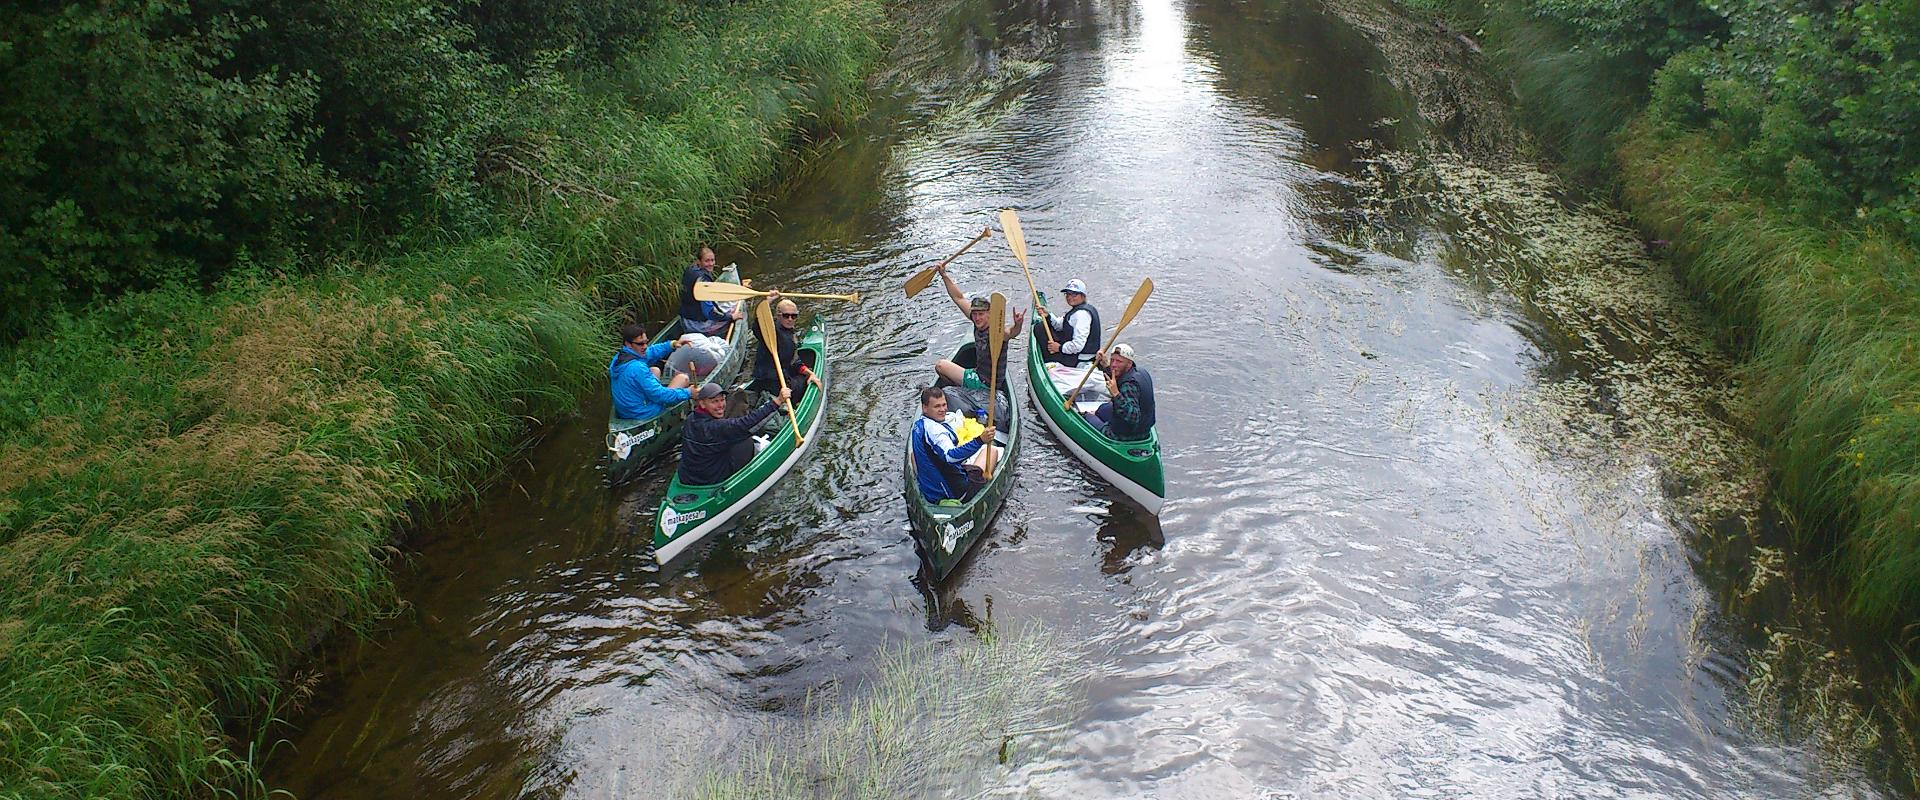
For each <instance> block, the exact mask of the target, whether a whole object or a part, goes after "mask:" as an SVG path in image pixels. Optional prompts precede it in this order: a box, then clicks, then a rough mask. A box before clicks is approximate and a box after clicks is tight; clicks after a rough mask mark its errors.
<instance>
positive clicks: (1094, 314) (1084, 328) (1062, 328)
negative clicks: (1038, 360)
mask: <svg viewBox="0 0 1920 800" xmlns="http://www.w3.org/2000/svg"><path fill="white" fill-rule="evenodd" d="M1060 295H1061V296H1062V297H1065V298H1066V299H1067V313H1065V314H1062V315H1060V316H1059V317H1058V318H1056V317H1054V316H1053V314H1051V313H1049V314H1047V327H1049V328H1052V329H1053V341H1050V342H1048V343H1047V360H1048V361H1051V362H1053V363H1055V364H1065V365H1067V366H1069V367H1074V368H1076V369H1077V368H1080V367H1085V366H1086V365H1088V364H1091V363H1093V357H1094V354H1095V353H1098V352H1100V310H1099V309H1097V308H1094V307H1093V304H1092V303H1089V302H1087V285H1086V284H1085V283H1082V282H1081V281H1080V279H1079V278H1074V279H1073V280H1070V281H1067V285H1066V286H1065V287H1062V288H1061V289H1060Z"/></svg>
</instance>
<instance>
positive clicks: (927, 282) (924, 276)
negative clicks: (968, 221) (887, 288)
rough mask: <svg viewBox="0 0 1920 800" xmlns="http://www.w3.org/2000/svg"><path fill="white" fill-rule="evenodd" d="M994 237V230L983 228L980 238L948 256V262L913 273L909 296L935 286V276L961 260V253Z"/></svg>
mask: <svg viewBox="0 0 1920 800" xmlns="http://www.w3.org/2000/svg"><path fill="white" fill-rule="evenodd" d="M992 235H993V229H992V228H981V229H980V235H979V236H975V237H973V241H970V242H967V243H966V245H965V246H963V247H961V248H960V249H959V250H956V251H954V254H953V255H950V256H947V260H945V261H942V262H940V263H938V264H935V265H933V266H931V267H927V268H926V269H923V270H920V271H919V272H916V273H913V277H911V278H908V279H907V296H908V297H912V296H914V295H916V294H919V293H920V290H922V289H925V288H927V287H928V286H931V285H933V276H934V275H935V274H937V273H939V272H940V268H941V267H944V266H946V265H948V264H951V263H953V260H954V259H956V258H959V257H960V254H961V253H965V252H967V251H968V250H972V249H973V246H974V245H976V244H979V243H981V242H982V241H985V240H986V238H987V237H989V236H992Z"/></svg>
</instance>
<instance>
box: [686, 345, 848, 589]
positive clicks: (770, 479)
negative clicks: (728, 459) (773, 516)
mask: <svg viewBox="0 0 1920 800" xmlns="http://www.w3.org/2000/svg"><path fill="white" fill-rule="evenodd" d="M798 344H799V348H798V349H799V351H800V352H801V353H802V354H803V355H802V357H803V358H804V357H806V356H807V355H811V356H812V359H813V371H814V375H816V376H817V377H819V378H820V383H821V385H820V386H817V387H813V388H811V389H809V390H807V392H806V394H805V395H803V396H802V397H801V400H800V405H799V406H798V407H796V408H795V409H794V413H795V415H796V417H797V419H798V420H799V423H800V424H799V427H800V429H801V432H802V439H801V441H800V442H798V443H796V442H795V441H794V438H793V426H792V425H788V424H786V417H785V416H784V415H782V414H780V413H776V414H775V415H774V416H773V417H772V419H776V420H779V421H781V423H782V424H781V426H780V427H779V428H778V429H777V432H775V433H774V434H773V436H772V439H771V441H770V442H768V444H767V446H766V447H765V448H763V449H762V450H761V451H760V452H759V453H758V454H756V455H755V456H754V457H753V460H751V461H749V462H747V465H746V466H744V467H741V468H740V471H739V472H737V473H734V475H733V477H731V478H728V479H727V480H726V481H724V482H722V483H718V484H714V485H710V486H692V485H688V484H684V483H681V482H680V476H679V475H678V474H675V475H674V477H673V480H672V481H670V482H669V483H668V484H667V492H666V496H665V497H663V498H661V501H660V506H659V509H658V513H656V514H655V515H654V522H653V553H654V558H655V559H657V560H659V561H660V563H662V564H664V563H667V562H669V561H672V560H673V559H674V558H675V557H677V556H680V555H682V554H683V553H685V552H686V551H687V550H688V549H689V548H691V547H693V546H694V545H695V544H698V543H699V542H700V541H702V540H704V539H706V538H708V537H709V536H711V535H712V534H714V533H716V532H718V531H720V530H722V529H724V528H726V527H727V526H728V524H730V523H732V522H733V521H734V520H736V519H737V518H738V517H739V516H740V515H741V514H742V513H744V512H745V511H746V510H747V509H748V508H750V507H752V506H753V504H754V503H755V502H756V501H758V500H759V499H760V498H761V497H762V496H764V495H765V494H766V493H767V492H768V491H771V490H772V489H773V487H774V485H776V484H778V483H779V482H780V479H781V478H783V477H786V474H787V473H788V472H790V471H791V470H792V469H793V467H794V465H795V464H798V463H799V462H800V459H801V458H802V457H804V456H805V455H806V454H807V452H808V451H809V450H811V449H812V448H813V445H814V443H815V442H817V441H818V440H819V438H820V431H821V429H822V428H823V423H824V422H825V420H826V417H827V390H828V389H831V388H832V386H833V376H832V364H831V363H830V360H829V359H828V358H827V339H826V326H825V320H824V318H823V317H815V318H814V320H813V322H812V324H810V325H809V326H808V327H807V329H806V330H805V331H803V332H802V333H801V336H800V340H799V343H798Z"/></svg>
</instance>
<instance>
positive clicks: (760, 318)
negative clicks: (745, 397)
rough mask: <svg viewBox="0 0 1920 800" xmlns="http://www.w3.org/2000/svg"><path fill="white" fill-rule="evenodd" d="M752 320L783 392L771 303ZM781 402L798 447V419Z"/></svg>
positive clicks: (783, 369)
mask: <svg viewBox="0 0 1920 800" xmlns="http://www.w3.org/2000/svg"><path fill="white" fill-rule="evenodd" d="M695 285H696V286H697V285H698V284H695ZM753 318H754V321H755V322H758V323H760V341H761V342H762V343H764V344H765V345H766V346H767V352H769V353H772V354H773V374H774V376H775V377H777V378H779V379H780V391H782V392H784V391H786V390H787V365H785V364H782V363H780V339H779V337H778V335H777V332H776V330H775V329H774V327H773V301H771V300H769V301H767V302H764V303H761V304H760V307H759V308H756V309H754V310H753ZM783 402H785V403H786V406H787V423H788V424H789V425H792V426H793V446H794V447H799V446H800V445H801V444H803V443H805V442H806V439H803V438H801V436H800V419H799V417H798V416H797V415H795V414H794V413H793V401H792V400H786V401H783Z"/></svg>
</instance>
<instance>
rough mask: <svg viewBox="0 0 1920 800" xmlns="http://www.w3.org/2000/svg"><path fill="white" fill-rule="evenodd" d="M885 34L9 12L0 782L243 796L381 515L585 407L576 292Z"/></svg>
mask: <svg viewBox="0 0 1920 800" xmlns="http://www.w3.org/2000/svg"><path fill="white" fill-rule="evenodd" d="M0 16H4V15H0ZM261 20H272V24H271V25H266V24H263V23H262V22H261ZM882 23H883V20H882V19H881V18H880V15H879V7H878V4H877V3H874V2H871V0H737V2H727V3H721V2H712V3H705V4H702V3H692V4H667V3H660V4H654V5H649V4H647V3H644V2H643V3H637V4H620V3H614V2H611V1H610V0H580V1H579V2H574V3H568V2H564V0H540V1H539V2H521V3H491V2H479V1H477V0H476V1H475V2H467V3H462V4H458V5H455V6H451V7H450V8H449V9H442V8H440V7H437V6H432V5H429V4H426V3H423V2H418V1H417V0H325V2H315V3H311V4H294V3H265V2H242V1H240V0H235V2H231V3H212V2H209V3H197V2H196V3H181V2H166V1H165V0H155V1H154V2H146V3H132V2H114V0H107V2H102V3H94V4H86V5H79V4H76V5H72V6H66V5H58V4H51V3H42V4H34V5H29V6H24V7H22V9H21V13H20V14H19V15H18V16H16V17H5V18H4V19H0V26H11V27H9V28H8V29H7V30H5V32H4V37H5V38H0V64H4V70H5V73H6V76H7V78H8V79H9V80H11V81H12V83H11V84H10V87H9V88H10V89H17V91H13V92H11V93H8V94H6V95H4V96H0V108H3V109H4V111H0V113H4V114H5V115H7V116H6V128H5V133H4V134H0V137H4V138H0V143H4V144H0V163H4V165H5V166H4V169H6V170H8V172H7V175H8V177H10V178H12V179H13V180H14V183H15V184H16V185H15V191H14V192H12V193H9V194H6V195H0V212H3V213H4V214H5V215H6V216H5V219H4V224H5V225H7V226H8V228H7V229H6V230H3V231H0V249H4V252H0V293H4V304H3V309H4V310H0V314H4V315H6V316H5V318H4V319H5V322H4V324H6V325H10V326H12V330H13V331H15V332H18V331H19V330H21V329H23V328H28V327H31V328H32V332H31V334H30V335H28V336H26V337H24V338H21V339H19V340H18V341H16V342H13V343H12V344H11V345H9V346H6V347H0V574H4V575H5V576H6V579H5V581H4V582H0V709H5V713H4V714H0V800H15V799H16V798H65V797H72V798H152V797H189V796H192V797H201V796H232V795H246V796H255V797H257V796H268V795H269V793H268V788H269V787H266V786H265V785H263V784H262V783H261V781H260V777H259V773H258V771H257V769H256V767H257V766H258V761H259V759H261V758H262V757H263V755H264V752H265V749H266V748H267V747H268V745H267V743H266V742H265V741H264V740H262V739H260V738H257V737H260V736H262V735H263V734H261V731H263V730H264V728H265V725H264V723H265V720H266V718H267V717H268V716H270V715H271V714H272V713H273V707H274V706H273V704H272V703H270V702H268V700H267V699H268V698H271V697H273V696H275V694H276V693H277V692H278V691H279V687H281V686H282V681H284V680H286V679H287V677H288V675H289V670H290V668H291V666H292V665H293V664H296V663H298V661H299V660H300V659H301V658H302V654H303V653H304V652H305V650H306V649H307V648H308V647H310V646H311V644H312V642H313V639H314V637H315V636H317V635H319V634H320V633H323V632H324V631H326V630H328V629H329V628H330V627H331V626H334V625H336V624H339V623H342V622H345V623H349V624H352V623H359V622H364V621H366V620H368V619H370V618H372V617H373V616H374V615H377V614H378V613H379V612H380V611H381V610H383V609H385V608H388V607H389V605H388V602H387V597H388V594H387V593H388V588H387V587H388V576H387V573H386V569H385V566H384V563H383V562H384V558H385V552H386V550H387V548H386V544H387V543H388V542H389V541H390V540H391V538H392V536H393V530H394V527H395V526H396V525H401V524H404V523H405V522H406V520H407V517H408V516H409V515H410V514H412V513H417V512H418V510H419V509H422V508H430V507H433V506H435V505H436V504H438V503H442V502H445V501H449V500H454V499H457V498H460V497H462V496H463V495H465V494H467V493H470V492H472V491H473V490H474V489H473V487H474V486H476V485H477V484H478V483H479V482H481V481H484V480H485V479H486V477H487V476H488V475H489V474H490V473H491V471H492V470H493V469H495V468H496V466H497V464H498V463H499V461H500V460H501V458H502V457H503V455H504V454H505V453H507V452H508V451H509V450H511V449H512V448H513V447H515V446H517V445H518V443H519V442H520V441H521V439H522V437H523V436H524V433H525V431H526V429H527V427H528V425H529V423H530V422H532V421H537V420H543V419H547V418H550V417H551V416H553V415H557V414H565V413H572V412H573V411H575V410H576V409H577V407H578V397H579V394H580V392H581V391H582V390H583V389H584V388H585V387H587V386H589V385H592V384H593V381H594V380H595V379H596V378H598V379H599V380H604V377H601V375H602V372H601V370H603V369H604V367H605V364H606V361H605V359H606V357H607V354H608V351H609V349H610V345H611V343H612V334H611V330H612V329H613V328H614V327H615V325H614V320H610V319H607V318H605V317H606V315H605V314H604V312H603V311H602V309H604V308H605V306H606V303H605V301H606V300H608V299H619V300H628V299H630V298H631V297H632V296H633V295H634V293H635V292H636V291H638V290H640V289H644V288H646V287H648V286H650V285H653V284H654V283H655V282H656V281H657V279H658V277H659V276H660V275H661V274H662V268H671V267H675V266H678V265H679V264H682V263H684V262H683V261H682V259H684V258H686V257H687V254H688V251H689V250H690V247H691V245H692V243H693V242H695V241H697V240H698V239H700V238H701V237H705V236H711V235H713V233H714V232H715V230H716V229H717V228H719V227H721V226H723V225H725V224H726V222H727V221H728V220H729V219H731V218H733V217H735V216H736V215H737V214H738V213H739V211H740V209H741V205H740V201H741V200H742V198H743V197H745V196H746V195H747V194H748V193H749V192H750V191H751V190H752V189H753V188H754V187H755V186H757V185H760V184H762V183H764V182H765V181H767V180H768V179H770V178H772V177H773V176H774V174H775V170H776V169H777V168H778V167H779V166H780V164H781V163H782V161H783V159H784V158H785V156H786V154H787V153H788V152H790V151H793V150H794V149H795V148H794V146H793V145H794V143H795V141H796V139H797V138H798V137H800V136H801V135H802V134H803V133H805V132H808V131H817V130H819V129H821V128H823V127H827V126H831V125H833V124H837V123H840V122H844V121H846V120H848V119H850V118H851V115H852V114H854V113H856V112H857V110H858V108H859V106H860V102H861V99H862V91H863V87H864V76H865V74H866V72H867V70H868V68H869V66H870V65H871V64H872V63H873V61H874V59H875V58H876V57H877V47H878V39H877V37H878V35H879V32H880V31H881V29H882ZM523 38H524V39H525V40H526V41H525V42H524V44H525V46H524V47H522V48H521V49H518V50H513V51H507V50H502V49H499V48H505V47H507V46H508V45H511V44H513V43H514V42H516V41H520V40H522V39H523ZM144 287H154V288H144ZM135 289H138V291H133V290H135ZM83 302H84V303H85V304H86V305H84V306H83V305H80V304H81V303H83ZM41 321H44V322H45V323H46V324H44V325H40V324H38V323H39V322H41ZM233 734H238V736H235V735H233ZM249 737H255V738H252V739H251V740H250V738H249Z"/></svg>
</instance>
